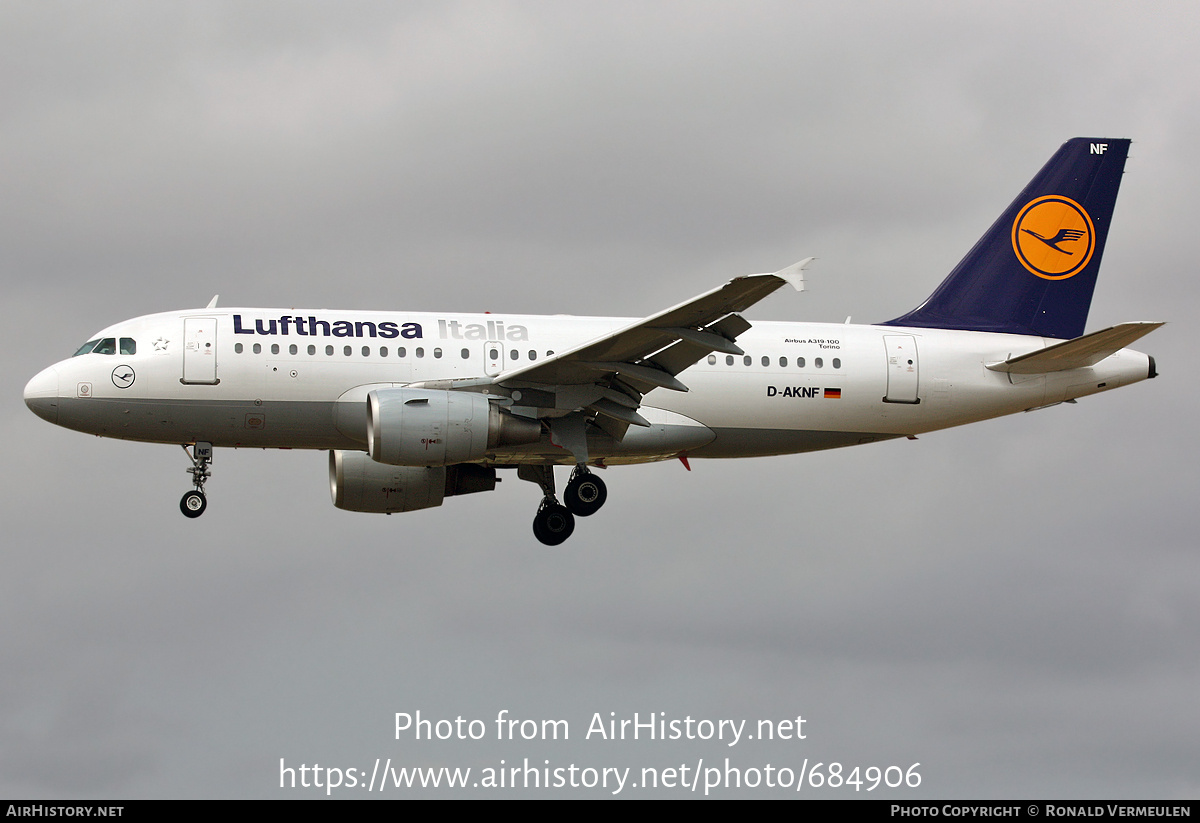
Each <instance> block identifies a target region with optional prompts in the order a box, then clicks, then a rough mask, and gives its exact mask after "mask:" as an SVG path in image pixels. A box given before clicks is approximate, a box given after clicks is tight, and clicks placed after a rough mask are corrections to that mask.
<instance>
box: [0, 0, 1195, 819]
mask: <svg viewBox="0 0 1200 823" xmlns="http://www.w3.org/2000/svg"><path fill="white" fill-rule="evenodd" d="M1197 9H1198V7H1197V6H1196V5H1195V4H1193V3H1182V2H1181V3H1162V4H1155V5H1153V6H1151V7H1135V6H1134V5H1133V4H1125V3H1097V2H1087V3H1056V2H1050V3H1047V2H1036V3H1034V2H1029V3H1025V2H1015V3H990V4H962V3H928V2H926V3H917V2H908V3H893V2H879V3H842V4H832V3H796V2H787V3H754V2H749V3H748V2H738V3H704V2H694V1H691V0H689V2H679V3H662V2H660V3H647V2H637V3H619V2H608V3H603V4H596V3H573V2H548V3H536V2H516V3H501V2H487V3H449V2H440V3H433V2H429V3H421V2H405V3H354V2H343V3H338V4H332V3H329V4H317V3H299V2H287V3H282V2H278V3H274V2H253V3H251V2H243V3H221V2H204V3H184V2H179V3H158V2H147V3H131V2H108V3H103V4H96V3H85V2H70V3H64V2H46V0H38V2H14V1H13V0H9V2H4V3H0V101H2V103H3V105H0V192H2V193H0V277H2V278H3V284H4V292H5V295H6V308H7V312H6V321H5V323H4V325H3V341H4V346H3V354H0V369H3V375H4V377H5V380H4V383H5V384H6V385H8V386H9V391H8V392H7V394H6V396H5V398H4V400H3V403H2V404H0V413H3V415H4V420H5V428H6V430H7V432H8V435H9V436H8V438H7V443H8V445H7V459H6V460H5V465H6V466H7V467H8V471H7V472H6V473H5V475H4V479H3V481H2V482H3V495H2V499H3V503H0V506H3V523H4V526H5V535H6V539H5V540H4V551H3V564H4V565H3V574H0V624H2V625H3V626H5V629H4V631H3V632H2V633H0V670H2V671H3V672H4V676H3V677H2V678H0V796H7V797H16V796H23V797H38V798H72V797H92V798H105V797H113V798H132V797H275V796H285V797H305V796H311V795H314V794H319V792H316V791H315V790H309V791H301V790H296V791H282V792H281V790H280V788H279V771H280V758H284V759H285V760H286V763H287V765H289V766H297V767H298V766H299V765H301V764H306V765H310V766H311V765H312V764H314V763H319V764H320V765H322V766H335V767H340V768H343V769H346V768H350V767H355V768H360V769H362V768H365V769H367V770H368V771H369V770H370V768H371V766H372V765H373V764H374V761H375V758H377V757H378V758H389V757H390V758H392V760H393V765H420V766H440V765H447V766H462V767H467V766H470V767H472V768H473V769H476V770H479V769H483V768H486V767H489V766H491V767H494V766H498V765H499V762H500V760H501V759H503V760H504V761H505V762H506V765H511V764H512V763H514V762H521V761H522V760H523V758H529V759H530V760H531V761H532V762H533V763H534V764H535V765H542V764H543V762H544V761H545V760H549V761H551V766H552V767H566V766H569V765H571V764H575V765H577V766H579V767H593V768H602V767H606V766H609V767H611V766H616V767H621V768H624V767H631V768H632V769H633V771H634V773H635V774H636V773H637V771H638V770H640V769H641V767H643V766H660V767H665V766H671V765H674V766H679V765H680V764H683V763H688V764H692V765H694V764H696V763H697V761H699V760H701V759H703V761H704V762H705V764H706V765H714V764H723V760H724V758H725V757H729V758H730V762H731V764H732V765H734V766H737V767H741V768H750V767H759V768H761V767H763V766H765V765H766V764H767V763H771V764H773V765H774V766H775V767H776V768H780V767H783V766H787V767H790V768H793V769H797V770H798V769H799V768H800V764H801V761H803V760H804V759H806V758H807V759H808V762H809V763H810V764H812V763H815V762H817V761H821V762H826V763H828V762H830V761H838V762H840V763H843V764H845V766H846V769H847V771H848V770H849V769H850V768H851V767H853V766H861V767H863V768H865V767H868V766H879V767H887V766H900V767H903V768H906V769H907V768H908V767H909V766H910V765H911V764H913V763H917V762H919V763H920V764H921V765H920V767H919V769H918V771H919V773H920V774H921V778H922V782H921V784H920V786H919V787H918V788H916V789H905V790H902V791H897V792H896V793H895V794H894V795H893V796H899V797H911V798H916V797H975V798H1008V797H1012V798H1019V797H1055V798H1070V797H1081V798H1094V797H1106V798H1107V797H1138V798H1147V797H1162V798H1167V797H1180V798H1183V797H1190V798H1195V797H1196V796H1197V795H1198V794H1200V777H1198V776H1197V775H1198V772H1197V764H1198V761H1200V744H1197V740H1200V709H1198V708H1197V706H1198V704H1197V700H1196V695H1197V692H1198V691H1200V663H1198V661H1200V594H1198V592H1197V584H1198V583H1200V552H1198V550H1197V549H1198V546H1197V539H1196V527H1197V516H1196V496H1197V486H1198V483H1197V472H1196V465H1197V446H1196V444H1197V440H1196V434H1195V427H1196V421H1197V419H1200V407H1198V406H1200V403H1198V402H1197V401H1198V393H1197V388H1196V380H1195V374H1196V372H1195V368H1194V365H1193V364H1192V361H1190V360H1189V359H1188V358H1189V355H1187V353H1186V350H1185V347H1184V345H1183V341H1184V340H1185V338H1186V330H1187V329H1188V328H1194V326H1195V322H1196V320H1197V317H1198V316H1200V311H1198V308H1200V307H1198V301H1197V294H1198V288H1197V285H1196V281H1195V270H1196V260H1197V258H1198V257H1200V233H1198V232H1197V231H1196V229H1195V225H1194V219H1195V215H1196V214H1197V208H1198V205H1200V204H1198V202H1197V195H1196V192H1197V191H1200V163H1198V162H1197V159H1196V153H1195V151H1194V150H1193V148H1194V147H1193V148H1189V141H1190V140H1195V139H1196V135H1197V134H1200V94H1198V92H1197V83H1198V78H1200V57H1198V56H1197V55H1198V54H1200V43H1198V42H1197V35H1196V32H1197V31H1200V11H1197ZM1073 136H1094V137H1129V138H1132V139H1133V141H1134V142H1133V146H1132V150H1131V153H1130V158H1129V162H1128V164H1127V166H1126V174H1125V177H1124V181H1123V184H1122V185H1123V187H1122V191H1121V195H1120V199H1119V201H1118V204H1117V208H1116V214H1115V220H1114V224H1113V226H1114V227H1113V229H1112V232H1111V233H1110V235H1109V240H1108V247H1107V251H1106V255H1105V260H1104V266H1103V269H1102V273H1101V278H1100V282H1099V285H1098V287H1097V290H1096V299H1095V301H1094V302H1093V305H1092V312H1091V316H1090V318H1089V323H1088V328H1089V330H1095V329H1099V328H1103V327H1105V326H1108V325H1112V324H1113V323H1117V322H1121V321H1125V320H1166V321H1169V325H1167V326H1166V327H1164V328H1163V329H1161V330H1159V331H1157V332H1155V333H1154V334H1153V335H1151V336H1150V337H1148V338H1146V339H1145V340H1143V341H1141V342H1140V343H1139V344H1138V348H1140V349H1141V350H1144V351H1147V352H1149V353H1152V354H1153V355H1154V356H1155V357H1156V359H1157V362H1158V366H1159V370H1160V371H1161V373H1162V376H1161V377H1160V378H1159V379H1157V380H1154V381H1150V382H1145V383H1141V384H1138V385H1136V386H1132V387H1128V388H1122V389H1121V390H1120V391H1117V392H1114V393H1111V394H1105V395H1101V396H1098V397H1093V398H1087V399H1084V400H1082V401H1080V402H1079V403H1078V404H1077V405H1073V406H1070V405H1068V406H1059V407H1055V408H1052V409H1049V410H1045V411H1040V412H1037V413H1034V414H1022V415H1018V416H1014V417H1009V418H1005V419H1001V420H997V421H991V422H987V423H981V424H976V425H973V426H968V427H965V428H961V429H957V430H951V431H945V432H939V433H934V434H930V435H924V436H922V437H921V438H920V439H919V440H918V441H916V442H912V441H907V440H901V441H893V442H889V443H884V444H878V445H872V446H868V447H864V448H857V449H849V450H842V451H833V452H825V453H818V454H810V455H800V456H794V457H778V458H769V459H758V460H745V461H720V462H706V461H700V460H696V461H694V462H693V464H692V468H693V471H692V472H691V473H688V472H686V471H685V470H684V469H683V467H682V466H681V465H680V464H679V463H677V462H672V463H668V464H661V465H655V466H645V467H622V468H614V469H612V470H611V471H609V472H608V473H607V475H606V479H607V481H608V484H609V502H608V504H607V506H606V507H605V509H604V510H603V511H602V512H601V513H599V514H598V515H596V516H595V517H594V518H591V519H589V520H588V521H586V522H581V523H580V525H579V528H578V529H577V531H576V533H575V535H574V537H572V539H571V540H570V541H569V542H568V543H567V544H566V545H564V546H563V547H560V548H556V549H549V548H546V547H543V546H541V545H540V544H538V543H536V541H535V540H534V539H533V537H532V534H531V532H530V520H531V517H532V515H533V512H534V510H535V508H536V505H537V501H538V496H539V495H538V492H537V490H536V488H535V487H534V486H533V485H531V484H528V483H522V482H518V481H517V480H516V479H515V478H506V481H505V482H504V483H502V485H501V486H500V487H499V488H498V490H497V491H496V492H494V493H492V494H489V495H478V496H474V497H469V498H461V499H453V500H449V501H447V503H446V505H445V506H444V507H443V508H440V509H434V510H429V511H424V512H418V513H412V514H406V515H398V516H395V517H382V516H377V515H363V514H350V513H346V512H342V511H339V510H337V509H335V508H334V507H333V506H332V504H331V503H330V501H329V492H328V482H327V479H326V455H325V454H324V453H317V452H300V451H294V452H290V451H275V452H261V451H260V452H253V451H238V452H234V451H228V450H226V451H218V453H217V456H216V460H215V463H214V466H213V471H214V476H213V478H212V480H211V481H210V482H209V484H208V492H209V508H208V512H207V513H206V514H205V515H204V517H203V518H200V519H199V520H195V521H188V520H186V519H184V518H183V517H182V516H181V515H180V514H179V510H178V506H177V503H178V498H179V496H180V495H181V494H182V493H183V492H184V491H186V490H187V488H188V487H189V479H188V477H187V475H186V474H185V473H184V469H185V468H186V467H187V465H188V462H187V460H186V458H185V457H184V455H183V454H182V452H181V451H180V450H179V449H178V448H175V447H170V446H158V445H145V444H136V443H125V442H120V441H113V440H101V439H98V438H94V437H88V436H85V435H82V434H78V433H75V432H71V431H67V430H65V429H59V428H56V427H53V426H50V425H48V424H46V423H45V422H43V421H41V420H39V419H38V418H36V417H35V416H34V415H32V414H30V412H29V411H28V410H27V409H26V408H25V406H24V404H23V403H22V400H21V389H22V388H23V386H24V385H25V382H26V381H27V380H28V379H29V378H30V377H31V376H32V375H33V374H34V373H36V372H37V371H38V370H40V369H41V368H43V367H44V366H46V365H49V364H50V363H52V362H54V361H56V360H59V359H61V358H63V357H66V356H67V355H69V354H70V353H71V352H72V351H74V349H75V348H76V347H78V345H79V344H81V343H82V342H83V341H85V340H87V339H89V335H92V334H93V333H94V332H96V331H97V330H99V329H100V328H103V327H104V326H107V325H109V324H111V323H114V322H117V321H119V320H122V319H125V318H128V317H132V316H136V315H140V314H147V313H151V312H158V311H166V310H172V309H183V308H188V307H195V306H203V305H205V304H206V303H207V302H208V301H209V299H210V298H211V297H212V295H213V294H216V293H220V295H221V304H222V305H244V306H257V305H265V306H295V307H313V308H317V307H330V308H334V307H337V308H363V309H376V310H391V309H397V310H400V309H403V310H414V311H436V310H453V311H461V312H468V311H485V310H491V311H497V312H500V311H514V312H528V313H538V312H544V313H573V314H606V315H622V316H639V315H646V314H650V313H652V312H654V311H657V310H659V309H662V308H664V307H666V306H669V305H672V304H674V303H677V302H679V301H681V300H684V299H686V298H688V297H690V296H692V295H694V294H697V293H699V292H702V291H705V290H707V289H709V288H711V287H713V286H715V285H718V284H719V283H721V282H723V281H724V280H727V279H729V278H730V277H733V276H737V275H741V274H749V273H753V272H761V271H774V270H776V269H779V268H782V267H784V266H786V265H788V264H789V263H791V262H793V261H795V260H797V259H799V258H802V257H806V256H809V255H816V256H817V257H818V258H819V260H818V261H817V263H815V264H814V265H813V266H812V268H811V269H810V270H809V273H808V283H809V289H810V290H809V291H807V292H805V293H803V294H800V295H797V294H795V293H793V292H791V291H790V290H788V291H786V292H784V291H781V292H778V293H777V294H776V295H774V296H772V297H771V298H769V299H768V300H766V301H765V302H764V303H762V304H761V305H759V306H757V307H755V308H753V309H752V310H751V311H750V312H749V313H748V317H749V319H750V320H752V321H753V320H756V319H758V320H761V319H777V320H785V319H795V320H816V321H832V322H841V321H842V320H844V319H845V318H846V316H847V315H852V316H853V318H854V320H855V321H856V322H873V321H878V320H884V319H888V318H891V317H895V316H897V315H900V314H903V313H904V312H906V311H908V310H909V309H911V308H913V307H914V306H916V305H917V304H918V303H919V302H920V301H921V300H923V299H924V298H925V297H926V296H928V294H929V293H930V292H931V291H932V290H933V288H934V287H935V286H936V285H937V284H938V283H939V282H940V280H941V279H942V277H943V276H944V275H945V274H946V273H947V272H948V271H949V270H950V269H951V268H952V267H953V265H954V264H955V263H956V262H957V261H958V259H959V258H960V257H961V256H962V255H963V254H964V253H965V252H966V250H967V249H968V248H970V246H971V245H972V244H973V243H974V241H975V240H976V239H977V238H978V236H979V235H980V234H981V233H982V232H983V231H984V230H985V229H986V228H987V226H988V225H989V224H990V223H991V221H992V220H993V219H994V218H995V217H996V215H998V214H999V212H1000V210H1001V209H1003V208H1004V206H1006V205H1007V204H1008V203H1009V201H1010V200H1011V199H1012V198H1013V197H1014V196H1015V195H1016V193H1017V192H1018V191H1019V190H1020V188H1021V187H1022V186H1023V185H1024V184H1025V183H1026V182H1027V181H1028V180H1029V179H1030V178H1031V177H1032V176H1033V174H1034V173H1035V172H1036V171H1037V169H1038V168H1040V166H1041V165H1042V164H1043V163H1044V162H1045V161H1046V159H1047V158H1049V156H1050V155H1051V154H1052V153H1053V152H1054V150H1055V149H1057V147H1058V146H1059V145H1060V144H1061V143H1063V142H1064V141H1065V140H1066V139H1068V138H1070V137H1073ZM504 709H507V710H508V711H509V712H510V716H511V717H515V718H535V719H548V718H553V719H566V720H567V721H568V722H569V723H570V734H571V738H570V740H569V741H565V742H564V741H558V742H548V743H532V742H523V741H516V742H498V741H496V740H495V739H494V737H495V735H494V731H495V726H494V725H493V724H491V721H492V720H493V719H494V718H495V716H496V715H497V713H498V712H499V711H500V710H504ZM417 710H420V711H421V713H422V716H423V717H429V718H434V719H437V718H451V719H452V718H454V717H457V716H460V715H461V716H462V717H464V718H465V719H481V720H485V721H488V723H489V726H488V731H489V739H487V740H483V741H477V742H473V741H466V742H459V741H449V742H446V743H438V742H433V743H427V742H424V741H421V742H417V741H415V740H413V739H412V737H411V735H404V736H403V737H402V739H401V740H396V739H395V734H394V731H393V716H394V714H395V713H396V712H416V711H417ZM597 712H599V713H601V714H602V716H604V717H605V718H607V717H609V712H616V716H617V717H618V718H622V717H632V713H633V712H639V713H640V714H641V716H642V717H643V718H644V717H645V716H646V715H647V714H649V713H650V712H663V713H665V715H666V718H667V719H682V718H685V717H687V716H691V717H693V718H698V719H700V718H703V719H710V720H714V721H716V720H720V719H733V720H743V719H744V720H746V721H748V726H753V724H755V723H756V722H757V721H758V720H759V719H772V720H782V719H785V718H795V717H796V716H797V715H802V716H803V717H804V718H805V720H806V724H805V727H804V728H805V732H806V735H807V737H806V739H805V740H803V741H789V742H788V743H786V744H785V743H779V742H776V743H772V744H769V743H767V742H764V741H758V740H754V741H742V742H740V743H738V744H737V745H736V746H733V747H728V746H725V745H723V744H722V743H719V742H715V741H712V742H700V741H691V742H689V741H653V742H651V741H645V740H642V741H639V742H637V743H625V744H620V743H611V742H609V743H606V742H604V741H600V740H597V738H596V737H595V736H593V737H592V738H591V739H590V740H585V739H584V734H585V732H586V731H587V728H588V725H589V721H590V720H591V719H592V717H593V714H594V713H597ZM676 791H679V790H676ZM760 791H762V792H763V793H764V794H767V795H775V794H783V795H784V796H788V795H787V793H785V792H781V791H779V790H774V791H770V790H760ZM520 793H521V792H519V791H512V790H505V791H504V792H503V793H501V792H499V790H497V792H495V793H484V792H483V791H482V790H479V791H475V792H470V791H468V792H466V794H467V795H469V796H496V795H500V796H513V795H516V794H520ZM530 793H531V794H535V795H539V796H546V795H547V794H555V793H554V792H545V791H541V792H530ZM581 793H582V792H581ZM595 793H597V794H604V792H603V791H601V790H596V792H595ZM743 793H745V790H743V791H742V792H741V793H739V792H725V793H723V795H722V796H726V797H729V796H739V794H743ZM335 794H340V795H341V796H355V797H358V796H365V795H366V793H365V792H363V791H362V790H361V789H359V790H357V791H352V790H350V789H344V790H341V791H340V792H339V793H335ZM670 794H672V792H671V791H668V790H665V789H660V790H659V791H658V792H656V793H654V794H653V796H668V795H670ZM625 795H626V796H634V797H646V796H651V794H650V792H648V791H646V790H632V789H629V790H627V791H626V792H625ZM853 795H854V793H853V792H852V791H850V790H848V789H845V788H843V789H840V790H837V791H831V790H828V789H824V790H820V791H818V790H813V789H808V788H806V789H805V790H804V793H803V794H802V795H801V796H818V797H821V796H826V797H850V796H853ZM864 795H866V792H860V793H859V796H864ZM879 795H880V793H879V792H878V791H877V792H874V793H872V795H871V796H879ZM385 796H387V795H385ZM392 796H396V795H392Z"/></svg>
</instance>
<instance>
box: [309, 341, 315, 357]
mask: <svg viewBox="0 0 1200 823" xmlns="http://www.w3.org/2000/svg"><path fill="white" fill-rule="evenodd" d="M308 353H309V354H316V353H317V347H316V346H314V345H313V344H312V343H309V344H308Z"/></svg>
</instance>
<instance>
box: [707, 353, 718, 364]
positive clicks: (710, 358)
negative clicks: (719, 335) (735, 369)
mask: <svg viewBox="0 0 1200 823" xmlns="http://www.w3.org/2000/svg"><path fill="white" fill-rule="evenodd" d="M708 365H710V366H715V365H717V356H716V355H715V354H710V355H709V356H708Z"/></svg>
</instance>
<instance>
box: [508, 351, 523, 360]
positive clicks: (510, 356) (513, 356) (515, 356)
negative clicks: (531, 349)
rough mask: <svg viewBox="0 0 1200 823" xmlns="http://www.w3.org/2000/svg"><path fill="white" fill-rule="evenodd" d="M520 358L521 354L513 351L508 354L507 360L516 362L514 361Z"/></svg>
mask: <svg viewBox="0 0 1200 823" xmlns="http://www.w3.org/2000/svg"><path fill="white" fill-rule="evenodd" d="M520 356H521V353H520V352H519V351H517V350H516V349H513V350H512V351H510V352H509V353H508V359H509V360H516V359H518V358H519V357H520Z"/></svg>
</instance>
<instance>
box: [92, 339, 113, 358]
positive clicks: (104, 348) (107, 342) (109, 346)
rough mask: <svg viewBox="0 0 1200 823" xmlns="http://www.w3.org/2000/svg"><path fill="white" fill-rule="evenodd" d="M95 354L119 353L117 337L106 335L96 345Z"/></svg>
mask: <svg viewBox="0 0 1200 823" xmlns="http://www.w3.org/2000/svg"><path fill="white" fill-rule="evenodd" d="M93 353H94V354H116V353H117V338H115V337H106V338H104V339H103V340H101V341H100V343H99V345H97V346H96V348H95V350H94V352H93Z"/></svg>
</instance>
